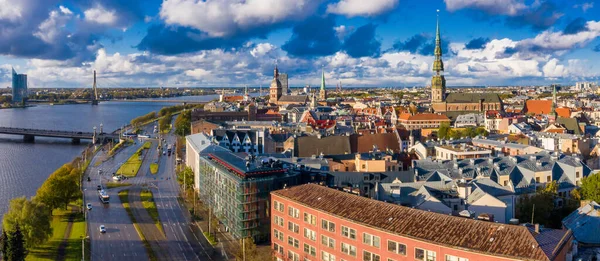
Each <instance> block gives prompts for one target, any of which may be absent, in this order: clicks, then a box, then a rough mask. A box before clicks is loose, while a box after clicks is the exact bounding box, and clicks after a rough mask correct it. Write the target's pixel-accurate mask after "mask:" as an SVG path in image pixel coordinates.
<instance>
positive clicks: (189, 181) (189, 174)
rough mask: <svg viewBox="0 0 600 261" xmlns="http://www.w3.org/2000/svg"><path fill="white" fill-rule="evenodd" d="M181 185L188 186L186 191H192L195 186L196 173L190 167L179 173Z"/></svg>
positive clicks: (178, 179) (178, 178) (178, 177)
mask: <svg viewBox="0 0 600 261" xmlns="http://www.w3.org/2000/svg"><path fill="white" fill-rule="evenodd" d="M177 181H179V184H181V185H184V184H185V185H186V189H191V188H192V185H193V184H194V171H193V170H192V168H190V167H185V168H184V169H182V170H180V171H179V173H177Z"/></svg>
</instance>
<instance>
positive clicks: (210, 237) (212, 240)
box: [202, 232, 217, 246]
mask: <svg viewBox="0 0 600 261" xmlns="http://www.w3.org/2000/svg"><path fill="white" fill-rule="evenodd" d="M202 234H203V235H204V237H205V238H206V240H208V243H210V244H211V245H213V246H216V245H217V241H216V240H215V237H213V235H212V234H211V233H208V232H202Z"/></svg>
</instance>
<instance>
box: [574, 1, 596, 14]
mask: <svg viewBox="0 0 600 261" xmlns="http://www.w3.org/2000/svg"><path fill="white" fill-rule="evenodd" d="M573 8H581V10H583V12H584V13H585V12H587V10H588V9H592V8H594V2H589V3H583V4H576V5H574V6H573Z"/></svg>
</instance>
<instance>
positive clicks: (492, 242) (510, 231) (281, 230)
mask: <svg viewBox="0 0 600 261" xmlns="http://www.w3.org/2000/svg"><path fill="white" fill-rule="evenodd" d="M271 203H272V204H271V213H272V223H271V224H272V225H271V226H272V233H271V234H272V237H271V246H272V249H273V250H274V255H275V257H276V259H277V260H293V261H300V260H325V261H331V260H347V261H351V260H362V261H390V260H394V261H400V260H411V261H414V260H420V261H436V260H439V261H479V260H486V261H501V260H503V261H504V260H539V261H542V260H543V261H551V260H570V258H572V253H573V252H572V249H571V248H572V241H573V234H572V232H571V230H568V229H565V230H558V229H546V228H540V226H538V225H530V226H518V225H507V224H499V223H494V222H488V221H480V220H473V219H470V218H462V217H454V216H450V215H445V214H439V213H433V212H428V211H424V210H419V209H413V208H409V207H403V206H400V205H396V204H391V203H385V202H382V201H377V200H372V199H368V198H365V197H361V196H357V195H353V194H351V193H346V192H343V191H339V190H335V189H331V188H327V187H323V186H319V185H316V184H306V185H301V186H295V187H291V188H287V189H282V190H278V191H274V192H272V193H271Z"/></svg>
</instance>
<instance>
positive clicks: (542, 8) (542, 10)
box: [506, 1, 562, 31]
mask: <svg viewBox="0 0 600 261" xmlns="http://www.w3.org/2000/svg"><path fill="white" fill-rule="evenodd" d="M558 10H559V8H558V7H557V6H556V4H554V3H552V2H549V1H545V2H543V3H541V4H540V5H539V6H537V7H535V8H533V9H529V10H526V11H523V12H522V13H520V14H518V15H515V16H509V17H507V18H506V25H508V26H510V27H513V28H522V27H528V26H530V27H531V29H532V30H534V31H541V30H546V29H548V28H550V26H552V25H554V24H555V23H556V21H557V20H558V19H559V18H560V17H561V15H562V14H561V13H560V12H559V11H558Z"/></svg>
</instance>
